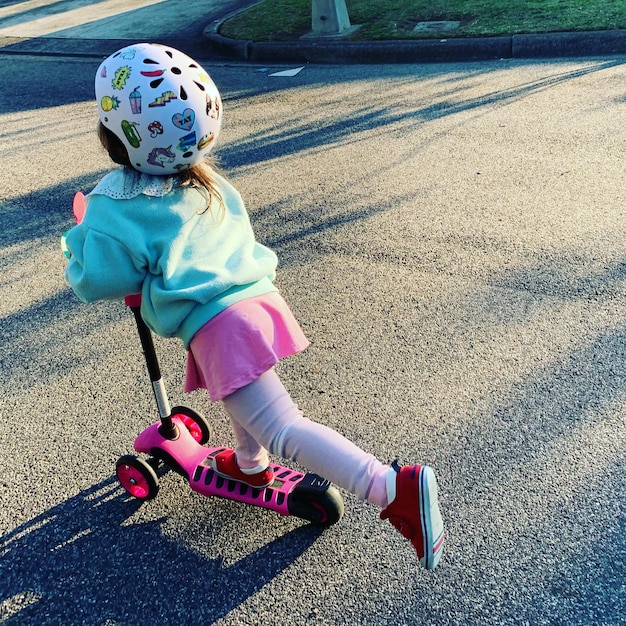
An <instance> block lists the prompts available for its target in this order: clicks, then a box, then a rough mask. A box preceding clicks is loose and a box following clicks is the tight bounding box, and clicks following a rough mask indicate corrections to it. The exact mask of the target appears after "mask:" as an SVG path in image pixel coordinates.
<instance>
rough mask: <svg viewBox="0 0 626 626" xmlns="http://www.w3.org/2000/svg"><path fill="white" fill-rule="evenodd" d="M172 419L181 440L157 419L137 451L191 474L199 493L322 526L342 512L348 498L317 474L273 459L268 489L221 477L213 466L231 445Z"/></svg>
mask: <svg viewBox="0 0 626 626" xmlns="http://www.w3.org/2000/svg"><path fill="white" fill-rule="evenodd" d="M172 421H173V423H174V424H175V426H176V428H177V430H178V436H177V437H176V438H175V439H168V438H166V437H164V436H163V435H162V434H161V432H160V430H159V427H160V422H157V423H155V424H152V425H151V426H148V428H146V429H145V430H144V431H142V432H141V433H139V435H138V436H137V438H136V439H135V450H136V451H137V452H140V453H144V454H148V455H149V456H151V457H153V458H156V459H158V460H159V461H161V462H163V463H165V465H167V466H169V467H170V468H172V469H174V470H175V471H177V472H178V473H179V474H181V475H183V476H185V477H186V478H187V479H188V480H189V486H190V487H191V489H193V490H194V491H196V492H198V493H200V494H202V495H203V496H207V497H211V496H215V497H220V498H225V499H227V500H235V501H237V502H242V503H244V504H251V505H253V506H258V507H263V508H266V509H271V510H272V511H276V512H277V513H279V514H281V515H285V516H287V515H297V516H298V517H302V518H304V519H308V520H310V521H313V522H314V523H317V524H321V525H325V524H332V523H334V522H335V521H337V520H338V519H339V518H340V517H341V516H342V514H343V502H342V501H341V497H340V496H339V493H338V492H337V490H336V489H335V488H334V487H333V486H332V485H331V483H330V482H329V481H327V480H326V479H324V478H321V477H320V476H318V475H317V474H312V473H306V474H305V473H302V472H299V471H297V470H293V469H290V468H288V467H284V466H282V465H277V464H275V463H271V464H270V467H271V469H272V470H273V472H274V482H273V483H272V484H271V485H270V486H269V487H265V488H264V489H257V488H254V487H250V486H249V485H245V484H244V483H241V482H238V481H236V480H232V479H229V478H225V477H223V476H220V475H219V474H218V473H217V472H216V471H215V470H214V469H213V459H214V458H215V455H217V454H219V453H220V452H223V451H224V450H227V449H228V448H225V447H223V446H221V447H215V446H214V447H209V446H203V445H200V444H199V443H198V442H197V441H196V440H195V439H194V438H193V437H192V436H191V434H190V432H189V431H188V430H187V428H186V427H185V426H184V424H183V422H182V421H181V420H180V419H179V418H178V417H173V418H172Z"/></svg>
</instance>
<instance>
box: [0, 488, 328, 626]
mask: <svg viewBox="0 0 626 626" xmlns="http://www.w3.org/2000/svg"><path fill="white" fill-rule="evenodd" d="M140 506H142V505H141V504H140V503H139V502H138V501H137V500H135V499H133V498H129V497H127V496H126V494H125V492H124V491H123V489H122V488H121V487H119V485H118V484H117V481H116V480H115V479H113V478H111V479H109V480H106V481H103V482H101V483H100V484H97V485H94V486H93V487H92V488H90V489H87V490H85V491H83V492H81V493H79V494H78V495H76V496H75V497H73V498H70V499H68V500H66V501H65V502H62V503H60V504H59V505H58V506H56V507H54V508H51V509H49V510H48V511H46V512H45V513H43V514H41V515H39V516H37V517H35V518H33V519H32V520H30V521H29V522H27V523H25V524H23V525H21V526H19V527H18V528H16V529H15V530H13V531H11V532H9V533H6V534H5V535H4V536H2V537H0V555H1V559H0V621H2V623H3V624H6V625H10V626H13V625H16V626H17V625H18V624H43V623H58V624H94V625H95V624H104V623H113V622H115V623H124V624H134V625H136V626H140V625H142V624H145V625H148V624H178V625H180V626H186V625H189V626H196V625H197V624H203V623H209V622H211V623H212V622H213V621H214V620H217V619H219V618H220V617H223V616H225V615H227V614H228V613H229V612H230V611H231V610H232V609H233V608H235V607H237V606H238V605H240V604H241V603H243V602H244V601H245V600H246V599H247V598H248V597H250V596H252V595H253V594H254V593H256V592H257V591H258V590H259V588H261V587H262V586H264V585H266V584H268V583H271V582H272V580H274V579H275V578H276V577H277V576H278V575H279V574H280V573H281V572H282V571H283V570H284V569H286V568H287V567H289V566H290V565H291V564H292V563H293V562H294V561H295V560H296V559H297V558H298V557H299V556H300V555H301V554H302V553H303V552H305V551H306V550H307V549H309V548H310V547H311V546H312V545H313V544H314V543H315V541H316V539H317V538H318V537H319V535H320V533H321V532H322V531H321V530H320V529H318V528H315V527H312V526H302V527H298V528H296V529H294V530H291V531H290V532H287V533H285V534H284V535H283V536H281V537H279V538H277V539H275V540H273V541H270V542H268V543H267V544H265V545H264V546H262V547H261V548H260V549H258V550H256V551H254V552H251V553H249V554H246V555H244V556H243V557H242V558H241V559H240V560H239V561H237V562H236V563H233V564H231V565H225V564H224V563H223V561H222V560H221V559H211V558H205V557H203V556H202V555H200V554H198V553H197V552H195V551H193V550H191V549H189V548H187V547H185V546H183V545H181V543H180V542H178V541H176V540H174V539H172V538H169V537H166V536H164V534H163V533H162V532H161V530H160V525H161V521H162V520H154V521H149V522H145V523H130V524H128V523H127V522H128V519H129V518H130V517H131V516H132V515H133V514H134V513H135V512H137V510H138V509H139V507H140ZM204 524H205V525H206V526H207V527H211V526H212V523H211V518H210V516H207V519H206V521H205V522H204ZM207 530H208V531H209V532H219V529H217V531H216V529H215V527H214V523H213V527H212V528H207ZM50 616H54V618H53V621H52V622H50V621H48V619H49V617H50Z"/></svg>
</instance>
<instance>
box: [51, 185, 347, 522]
mask: <svg viewBox="0 0 626 626" xmlns="http://www.w3.org/2000/svg"><path fill="white" fill-rule="evenodd" d="M85 210H86V201H85V196H84V195H83V194H82V193H80V192H79V193H77V194H76V195H75V197H74V204H73V211H74V217H75V218H76V221H77V222H78V223H80V222H81V221H82V219H83V217H84V215H85ZM61 246H62V249H63V251H64V253H65V254H66V256H68V257H69V250H68V249H67V246H66V245H65V240H64V237H63V238H62V239H61ZM125 303H126V305H127V306H128V307H130V309H131V310H132V312H133V315H134V316H135V322H136V324H137V331H138V333H139V338H140V340H141V345H142V347H143V351H144V356H145V359H146V365H147V368H148V373H149V375H150V381H151V382H152V388H153V390H154V396H155V399H156V403H157V407H158V410H159V418H160V419H159V421H158V422H156V423H154V424H152V425H151V426H148V428H146V429H145V430H144V431H142V432H141V433H139V435H138V436H137V437H136V439H135V446H134V447H135V451H136V452H138V453H139V454H140V455H143V456H136V455H124V456H122V457H120V459H118V461H117V463H116V474H117V478H118V480H119V482H120V484H121V485H122V487H124V489H125V490H126V491H127V492H128V493H129V494H130V495H131V496H133V497H135V498H138V499H140V500H149V499H151V498H154V497H155V496H156V495H157V493H158V491H159V478H158V475H157V471H158V470H159V469H161V468H162V467H163V466H166V467H168V468H170V469H172V470H174V471H176V472H177V473H179V474H180V475H182V476H183V477H184V478H185V479H186V480H188V481H189V486H190V487H191V489H193V490H194V491H197V492H198V493H200V494H202V495H203V496H207V497H209V496H217V497H220V498H226V499H228V500H236V501H237V502H243V503H245V504H252V505H253V506H259V507H263V508H266V509H271V510H273V511H276V512H277V513H280V514H281V515H295V516H296V517H300V518H302V519H305V520H308V521H309V522H311V523H313V524H316V525H319V526H330V525H331V524H334V523H335V522H338V521H339V520H340V519H341V517H342V515H343V510H344V507H343V500H342V499H341V496H340V494H339V492H338V491H337V489H336V488H335V487H334V486H333V485H332V484H331V483H330V482H329V481H327V480H325V479H324V478H321V477H320V476H318V475H317V474H311V473H306V474H303V473H302V472H297V471H295V470H292V469H289V468H287V467H283V466H281V465H276V464H271V468H272V470H273V471H274V482H273V483H272V484H271V485H270V486H269V487H266V488H264V489H255V488H253V487H249V486H248V485H244V484H243V483H240V482H237V481H234V480H230V479H227V478H224V477H222V476H220V475H219V474H217V473H216V472H215V471H214V470H213V459H214V457H215V455H216V454H218V453H219V452H222V451H223V450H226V448H224V447H206V444H207V443H208V442H209V440H210V438H211V427H210V425H209V423H208V422H207V420H206V419H205V418H204V417H203V416H202V415H199V414H198V413H196V412H195V411H193V410H192V409H189V408H187V407H184V406H176V407H174V408H170V403H169V400H168V397H167V393H166V391H165V384H164V382H163V379H162V377H161V371H160V368H159V363H158V360H157V356H156V352H155V349H154V342H153V340H152V333H151V331H150V329H149V328H148V327H147V326H146V323H145V322H144V321H143V318H142V317H141V312H140V306H141V296H139V295H134V296H128V297H127V298H125Z"/></svg>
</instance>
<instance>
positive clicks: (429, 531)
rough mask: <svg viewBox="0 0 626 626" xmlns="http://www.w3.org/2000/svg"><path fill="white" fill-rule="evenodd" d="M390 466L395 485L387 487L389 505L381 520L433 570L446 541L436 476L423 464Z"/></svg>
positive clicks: (395, 463)
mask: <svg viewBox="0 0 626 626" xmlns="http://www.w3.org/2000/svg"><path fill="white" fill-rule="evenodd" d="M392 467H393V469H394V470H395V471H396V472H397V473H396V484H395V485H389V486H388V492H391V493H390V496H391V498H390V499H391V503H390V504H389V506H387V508H386V509H384V510H383V511H382V513H381V514H380V517H381V519H388V520H389V521H390V522H391V523H392V524H393V525H394V526H395V527H396V528H397V529H398V530H399V531H400V534H401V535H402V536H403V537H406V538H407V539H408V540H409V541H410V542H411V543H412V544H413V547H414V548H415V551H416V552H417V556H418V558H419V560H420V563H421V564H422V565H423V566H424V567H425V568H426V569H429V570H431V569H435V567H437V563H439V559H440V558H441V553H442V551H443V550H442V548H443V544H444V541H445V532H444V529H443V520H442V518H441V513H440V512H439V503H438V501H437V480H436V479H435V473H434V472H433V470H432V469H431V468H430V467H427V466H425V465H407V466H406V467H400V466H399V465H398V463H397V461H394V462H393V463H392ZM394 487H395V497H394V495H393V492H394Z"/></svg>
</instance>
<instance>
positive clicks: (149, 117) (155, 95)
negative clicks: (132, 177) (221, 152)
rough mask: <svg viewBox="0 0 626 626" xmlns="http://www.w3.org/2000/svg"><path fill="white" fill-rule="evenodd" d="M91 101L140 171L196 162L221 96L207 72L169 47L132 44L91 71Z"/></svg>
mask: <svg viewBox="0 0 626 626" xmlns="http://www.w3.org/2000/svg"><path fill="white" fill-rule="evenodd" d="M96 101H97V104H98V113H99V115H100V121H101V122H102V124H103V125H104V126H105V127H106V128H108V129H109V130H110V131H111V132H112V133H114V134H115V135H116V136H117V137H118V138H119V139H120V140H121V142H122V143H123V144H124V146H125V147H126V150H127V152H128V157H129V159H130V163H131V165H132V166H133V167H134V168H135V169H137V170H139V171H141V172H145V173H146V174H160V175H171V174H177V173H179V172H181V171H182V170H185V169H188V168H190V167H193V166H194V165H197V164H198V163H200V162H201V161H202V159H203V158H204V157H205V156H206V155H207V154H208V153H209V152H210V151H211V148H212V147H213V145H214V144H215V140H216V139H217V136H218V135H219V131H220V127H221V125H222V100H221V98H220V94H219V91H218V90H217V87H216V86H215V84H214V83H213V81H212V80H211V78H210V76H209V75H208V74H207V72H206V71H205V70H203V69H202V67H201V66H200V65H199V64H198V63H196V62H195V61H194V60H193V59H191V58H190V57H188V56H187V55H186V54H183V53H182V52H180V51H179V50H176V49H174V48H172V47H170V46H162V45H159V44H149V43H138V44H135V45H132V46H127V47H126V48H122V49H121V50H118V51H117V52H115V53H113V54H112V55H111V56H109V57H108V58H107V59H105V60H104V61H103V62H102V63H101V64H100V67H99V68H98V72H97V73H96Z"/></svg>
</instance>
